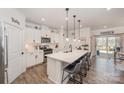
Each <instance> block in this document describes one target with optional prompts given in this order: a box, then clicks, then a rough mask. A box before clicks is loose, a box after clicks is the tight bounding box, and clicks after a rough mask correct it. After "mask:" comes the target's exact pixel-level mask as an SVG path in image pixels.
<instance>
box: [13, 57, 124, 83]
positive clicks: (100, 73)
mask: <svg viewBox="0 0 124 93" xmlns="http://www.w3.org/2000/svg"><path fill="white" fill-rule="evenodd" d="M116 64H120V63H119V62H114V61H113V59H107V58H104V57H98V58H93V59H92V66H91V67H90V70H89V71H88V74H87V76H86V77H85V78H84V79H83V81H84V84H124V72H123V71H120V70H118V69H116ZM13 83H14V84H53V82H52V81H50V80H49V79H48V78H47V75H46V63H43V64H40V65H37V66H35V67H32V68H29V69H27V71H26V72H25V73H23V74H22V75H20V76H19V77H18V78H17V79H16V80H15V81H14V82H13ZM68 83H69V84H71V83H72V82H68Z"/></svg>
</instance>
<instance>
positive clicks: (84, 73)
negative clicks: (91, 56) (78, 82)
mask: <svg viewBox="0 0 124 93" xmlns="http://www.w3.org/2000/svg"><path fill="white" fill-rule="evenodd" d="M80 73H81V75H83V77H86V76H87V62H86V55H85V56H84V57H83V58H82V65H81V70H80Z"/></svg>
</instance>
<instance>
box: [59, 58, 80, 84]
mask: <svg viewBox="0 0 124 93" xmlns="http://www.w3.org/2000/svg"><path fill="white" fill-rule="evenodd" d="M81 65H82V60H80V62H79V61H76V62H74V63H72V64H69V65H67V66H66V67H64V69H63V74H62V81H61V83H63V82H64V80H65V79H67V78H69V80H71V81H73V82H74V83H79V84H80V83H82V81H81V80H82V79H81V78H82V77H81V76H80V81H78V80H76V79H75V75H76V74H79V72H80V68H81ZM65 72H67V73H68V75H67V76H66V77H65V78H64V74H65Z"/></svg>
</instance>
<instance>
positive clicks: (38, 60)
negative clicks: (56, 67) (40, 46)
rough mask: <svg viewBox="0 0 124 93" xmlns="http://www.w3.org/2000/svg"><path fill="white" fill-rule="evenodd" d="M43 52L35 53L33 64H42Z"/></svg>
mask: <svg viewBox="0 0 124 93" xmlns="http://www.w3.org/2000/svg"><path fill="white" fill-rule="evenodd" d="M43 58H44V55H43V51H38V52H37V53H35V64H40V63H42V62H43Z"/></svg>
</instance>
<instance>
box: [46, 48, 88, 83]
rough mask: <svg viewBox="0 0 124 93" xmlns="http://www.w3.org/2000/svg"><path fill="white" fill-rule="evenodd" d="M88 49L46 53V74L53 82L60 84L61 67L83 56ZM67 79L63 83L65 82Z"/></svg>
mask: <svg viewBox="0 0 124 93" xmlns="http://www.w3.org/2000/svg"><path fill="white" fill-rule="evenodd" d="M87 52H88V51H84V50H73V51H72V52H68V53H64V52H58V53H53V54H49V55H47V75H48V78H49V79H50V80H52V81H53V82H54V83H57V84H60V83H61V79H62V71H63V67H64V66H66V65H67V64H71V63H73V62H74V61H76V60H78V59H79V58H80V57H82V56H84V55H85V54H86V53H87ZM67 81H68V79H67V80H65V82H64V83H67Z"/></svg>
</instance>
